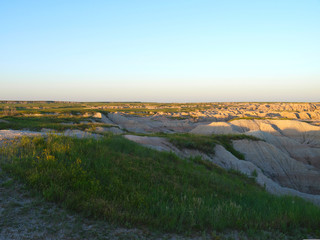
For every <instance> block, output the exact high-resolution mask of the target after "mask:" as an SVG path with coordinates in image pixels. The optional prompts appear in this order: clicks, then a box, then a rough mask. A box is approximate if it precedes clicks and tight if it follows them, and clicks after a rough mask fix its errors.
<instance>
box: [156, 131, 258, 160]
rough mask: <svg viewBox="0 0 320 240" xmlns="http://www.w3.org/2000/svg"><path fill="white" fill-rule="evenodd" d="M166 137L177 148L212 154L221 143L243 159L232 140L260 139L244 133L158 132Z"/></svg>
mask: <svg viewBox="0 0 320 240" xmlns="http://www.w3.org/2000/svg"><path fill="white" fill-rule="evenodd" d="M158 135H159V136H163V137H166V138H167V139H168V140H169V141H170V142H171V143H172V144H173V145H175V146H176V147H177V148H179V149H184V148H187V149H193V150H199V151H201V152H203V153H206V154H209V155H214V154H215V152H214V148H215V146H216V144H220V145H222V146H223V147H224V148H225V149H227V150H228V151H229V152H231V153H232V154H233V155H234V156H235V157H237V158H238V159H242V160H244V159H245V158H244V155H243V154H242V153H241V152H239V151H237V150H236V149H235V148H234V147H233V144H232V140H241V139H249V140H251V141H258V140H260V139H258V138H256V137H253V136H247V135H244V134H224V135H214V134H213V135H209V136H207V135H197V134H188V133H183V134H158Z"/></svg>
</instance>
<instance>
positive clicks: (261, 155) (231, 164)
mask: <svg viewBox="0 0 320 240" xmlns="http://www.w3.org/2000/svg"><path fill="white" fill-rule="evenodd" d="M190 133H193V134H201V135H210V134H246V135H250V136H255V137H257V138H259V139H261V140H260V141H252V140H248V139H244V140H234V141H233V142H232V143H233V146H234V148H235V149H236V150H237V151H239V152H241V153H243V154H244V156H245V160H240V159H238V158H236V157H235V156H234V155H232V154H231V153H230V152H228V151H227V150H226V149H224V148H223V147H222V146H220V145H217V146H216V147H215V152H216V153H215V155H214V156H208V155H206V154H204V153H201V152H199V151H190V150H187V149H177V148H176V147H175V146H172V144H170V143H169V142H168V141H167V140H166V139H164V138H154V137H140V136H127V138H128V139H130V140H132V141H135V142H138V143H140V144H143V145H146V146H149V147H152V148H155V149H158V150H161V151H174V152H176V153H177V154H178V155H180V156H182V157H188V156H191V155H201V156H202V157H203V158H205V159H207V160H208V161H212V162H214V163H215V164H217V165H219V166H221V167H223V168H225V169H235V170H239V171H241V172H243V173H245V174H247V175H251V174H252V172H253V171H255V172H256V173H257V182H258V183H259V184H261V185H262V186H265V187H266V189H267V190H268V191H270V192H272V193H275V194H292V195H296V196H301V197H304V198H306V199H309V200H312V201H314V202H317V203H318V204H320V184H319V183H320V127H318V126H314V125H311V124H308V123H305V122H300V121H296V120H235V121H232V122H212V123H210V124H202V125H197V126H196V127H195V128H194V129H192V130H191V131H190Z"/></svg>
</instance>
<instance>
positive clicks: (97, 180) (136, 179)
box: [0, 135, 320, 233]
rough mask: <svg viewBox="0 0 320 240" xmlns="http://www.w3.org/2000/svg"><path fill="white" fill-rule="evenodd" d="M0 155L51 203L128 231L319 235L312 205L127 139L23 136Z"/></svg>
mask: <svg viewBox="0 0 320 240" xmlns="http://www.w3.org/2000/svg"><path fill="white" fill-rule="evenodd" d="M181 138H182V137H181ZM179 139H180V138H179ZM197 139H198V138H197ZM199 141H207V139H201V140H199ZM0 154H1V155H2V158H1V160H0V165H1V168H2V169H4V170H5V171H7V172H8V173H10V174H12V175H13V176H15V177H17V178H19V179H20V180H21V181H22V182H25V183H26V184H28V186H30V187H31V188H33V189H36V190H37V191H39V192H40V193H41V194H42V195H43V196H44V197H45V198H46V199H47V200H49V201H54V202H57V203H59V204H60V205H62V206H65V207H66V208H68V209H72V210H75V211H79V212H82V213H83V214H85V215H87V216H93V217H99V218H105V219H107V220H108V221H109V222H116V223H120V224H123V225H126V226H128V225H134V226H148V227H150V228H157V229H160V230H165V231H175V232H188V231H207V232H210V231H212V230H217V231H221V230H226V229H238V230H244V231H251V230H255V229H257V230H259V229H260V230H263V229H264V230H267V231H281V232H290V231H297V229H307V231H309V232H311V233H315V231H316V229H318V228H319V224H320V217H319V216H320V208H318V207H316V206H315V205H313V204H312V203H309V202H306V201H304V200H302V199H300V198H296V197H288V196H285V197H278V196H274V195H271V194H269V193H267V192H266V191H265V190H264V189H263V188H261V187H259V186H258V185H257V184H255V183H254V182H253V179H250V178H248V177H245V176H244V175H242V174H239V173H237V172H234V171H232V172H227V171H225V170H223V169H221V168H219V167H217V166H215V165H214V164H207V163H204V162H203V161H202V160H201V159H199V158H196V159H190V160H184V159H180V158H179V157H177V156H176V155H175V154H172V153H166V152H158V151H155V150H152V149H147V148H144V147H142V146H140V145H138V144H136V143H134V142H131V141H129V140H126V139H125V138H123V137H121V136H111V135H109V136H108V137H104V138H102V139H99V140H94V139H74V138H68V137H61V136H55V135H50V136H49V137H48V138H47V139H45V138H41V137H35V138H25V137H24V138H21V140H19V141H11V142H8V143H4V145H3V147H2V148H1V150H0Z"/></svg>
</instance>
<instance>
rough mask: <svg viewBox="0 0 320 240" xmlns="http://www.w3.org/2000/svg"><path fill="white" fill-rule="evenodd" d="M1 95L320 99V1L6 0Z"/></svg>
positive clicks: (0, 25) (0, 34)
mask: <svg viewBox="0 0 320 240" xmlns="http://www.w3.org/2000/svg"><path fill="white" fill-rule="evenodd" d="M0 100H62V101H148V102H217V101H297V102H301V101H306V102H319V101H320V0H306V1H301V0H261V1H260V0H259V1H257V0H207V1H205V0H192V1H191V0H161V1H150V0H140V1H139V0H127V1H126V0H113V1H111V0H103V1H98V0H92V1H84V0H83V1H82V0H77V1H73V0H54V1H42V0H38V1H36V0H28V1H25V0H21V1H18V0H10V1H0Z"/></svg>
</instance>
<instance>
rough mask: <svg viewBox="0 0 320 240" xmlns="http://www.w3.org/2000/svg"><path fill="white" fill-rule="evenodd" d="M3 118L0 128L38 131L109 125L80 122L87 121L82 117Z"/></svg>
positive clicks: (105, 125)
mask: <svg viewBox="0 0 320 240" xmlns="http://www.w3.org/2000/svg"><path fill="white" fill-rule="evenodd" d="M2 119H3V120H6V121H8V123H6V122H0V130H1V129H13V130H21V129H28V130H33V131H40V130H41V129H42V128H48V129H53V130H57V131H64V130H67V129H78V130H85V129H91V130H94V129H95V128H96V127H111V125H109V124H103V123H90V122H88V123H81V122H82V121H87V119H86V118H82V117H75V116H70V117H59V116H55V117H49V116H39V117H17V116H15V117H4V118H2Z"/></svg>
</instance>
